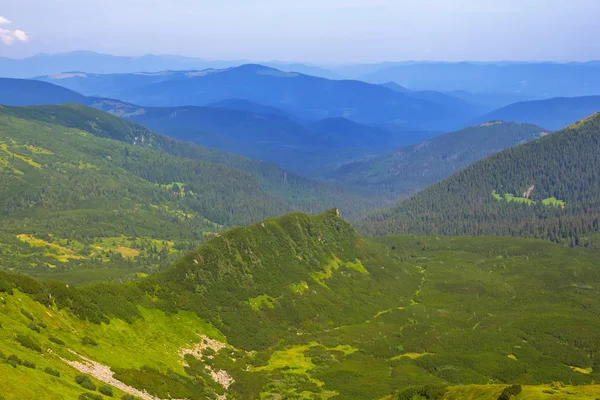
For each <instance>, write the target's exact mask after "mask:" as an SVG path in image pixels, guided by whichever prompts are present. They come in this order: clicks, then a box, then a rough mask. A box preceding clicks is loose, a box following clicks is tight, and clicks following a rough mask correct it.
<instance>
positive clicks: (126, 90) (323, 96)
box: [38, 64, 479, 130]
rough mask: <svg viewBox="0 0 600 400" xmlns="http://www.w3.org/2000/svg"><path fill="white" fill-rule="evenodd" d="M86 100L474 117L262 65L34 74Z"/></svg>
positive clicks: (410, 117)
mask: <svg viewBox="0 0 600 400" xmlns="http://www.w3.org/2000/svg"><path fill="white" fill-rule="evenodd" d="M38 79H42V80H45V81H48V82H51V83H55V84H58V85H61V86H64V87H67V88H69V89H72V90H75V91H78V92H80V93H82V94H84V95H89V96H99V97H108V98H114V99H119V100H122V101H125V102H129V103H134V104H139V105H141V106H154V107H176V106H206V105H209V104H213V103H215V102H219V101H223V100H228V99H244V100H248V101H252V102H255V103H259V104H264V105H267V106H270V107H276V108H280V109H283V110H285V111H286V112H289V113H291V114H293V115H296V116H297V117H299V118H302V119H308V120H319V119H323V118H331V117H345V118H348V119H351V120H354V121H355V122H360V123H367V124H391V123H393V124H395V125H396V126H397V127H398V128H404V129H422V130H443V129H448V128H449V127H457V126H459V125H460V124H461V123H463V122H464V121H466V120H469V119H472V118H474V117H475V116H476V115H477V114H478V113H479V110H478V108H477V106H474V105H472V104H470V103H468V102H466V101H464V100H462V99H458V98H454V97H452V96H448V95H444V94H441V93H438V94H435V95H434V96H432V95H431V94H420V93H418V92H416V93H413V92H409V93H399V92H397V91H394V90H391V89H388V88H386V87H383V86H380V85H371V84H367V83H364V82H360V81H351V80H328V79H324V78H318V77H314V76H309V75H303V74H300V73H295V72H285V71H281V70H277V69H273V68H269V67H265V66H262V65H254V64H247V65H242V66H239V67H234V68H226V69H208V70H204V71H187V72H171V71H166V72H160V73H147V74H146V73H144V74H140V73H137V74H115V75H97V74H88V73H66V74H59V75H54V76H47V77H40V78H38Z"/></svg>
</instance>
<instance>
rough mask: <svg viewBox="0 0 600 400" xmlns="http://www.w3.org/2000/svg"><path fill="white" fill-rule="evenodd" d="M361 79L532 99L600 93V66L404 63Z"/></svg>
mask: <svg viewBox="0 0 600 400" xmlns="http://www.w3.org/2000/svg"><path fill="white" fill-rule="evenodd" d="M359 79H362V80H365V81H367V82H372V83H383V82H389V81H394V82H396V83H397V84H399V85H401V86H405V87H407V88H409V89H411V90H437V91H443V92H449V91H455V90H461V91H467V92H499V93H515V94H517V93H519V94H524V95H528V96H532V97H530V99H531V98H548V97H557V96H585V95H595V94H598V93H600V64H598V63H595V62H589V63H565V64H558V63H550V62H546V63H509V62H507V63H469V62H462V63H401V64H391V65H375V66H373V67H372V68H371V71H370V72H366V73H365V74H363V75H361V76H360V77H359Z"/></svg>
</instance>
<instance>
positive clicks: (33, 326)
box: [27, 322, 42, 333]
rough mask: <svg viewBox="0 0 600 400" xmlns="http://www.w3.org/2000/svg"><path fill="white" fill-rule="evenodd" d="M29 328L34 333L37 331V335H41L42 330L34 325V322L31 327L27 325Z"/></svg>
mask: <svg viewBox="0 0 600 400" xmlns="http://www.w3.org/2000/svg"><path fill="white" fill-rule="evenodd" d="M27 327H28V328H29V329H31V330H32V331H36V332H37V333H40V332H41V331H42V330H41V329H40V327H39V326H37V325H36V324H34V323H33V322H31V323H30V324H29V325H27Z"/></svg>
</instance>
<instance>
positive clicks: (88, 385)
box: [75, 374, 96, 390]
mask: <svg viewBox="0 0 600 400" xmlns="http://www.w3.org/2000/svg"><path fill="white" fill-rule="evenodd" d="M75 382H77V384H78V385H79V386H81V387H82V388H84V389H88V390H96V385H94V383H93V382H92V380H91V379H90V378H89V376H87V375H81V374H78V375H76V376H75Z"/></svg>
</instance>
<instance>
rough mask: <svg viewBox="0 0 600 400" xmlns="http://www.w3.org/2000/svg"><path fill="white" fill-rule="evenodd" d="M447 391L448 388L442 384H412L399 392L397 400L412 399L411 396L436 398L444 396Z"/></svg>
mask: <svg viewBox="0 0 600 400" xmlns="http://www.w3.org/2000/svg"><path fill="white" fill-rule="evenodd" d="M447 391H448V388H447V387H446V386H444V385H425V386H413V387H409V388H408V389H405V390H403V391H402V392H400V394H399V395H398V400H412V399H413V398H425V399H427V400H437V399H442V398H444V395H445V394H446V392H447Z"/></svg>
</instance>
